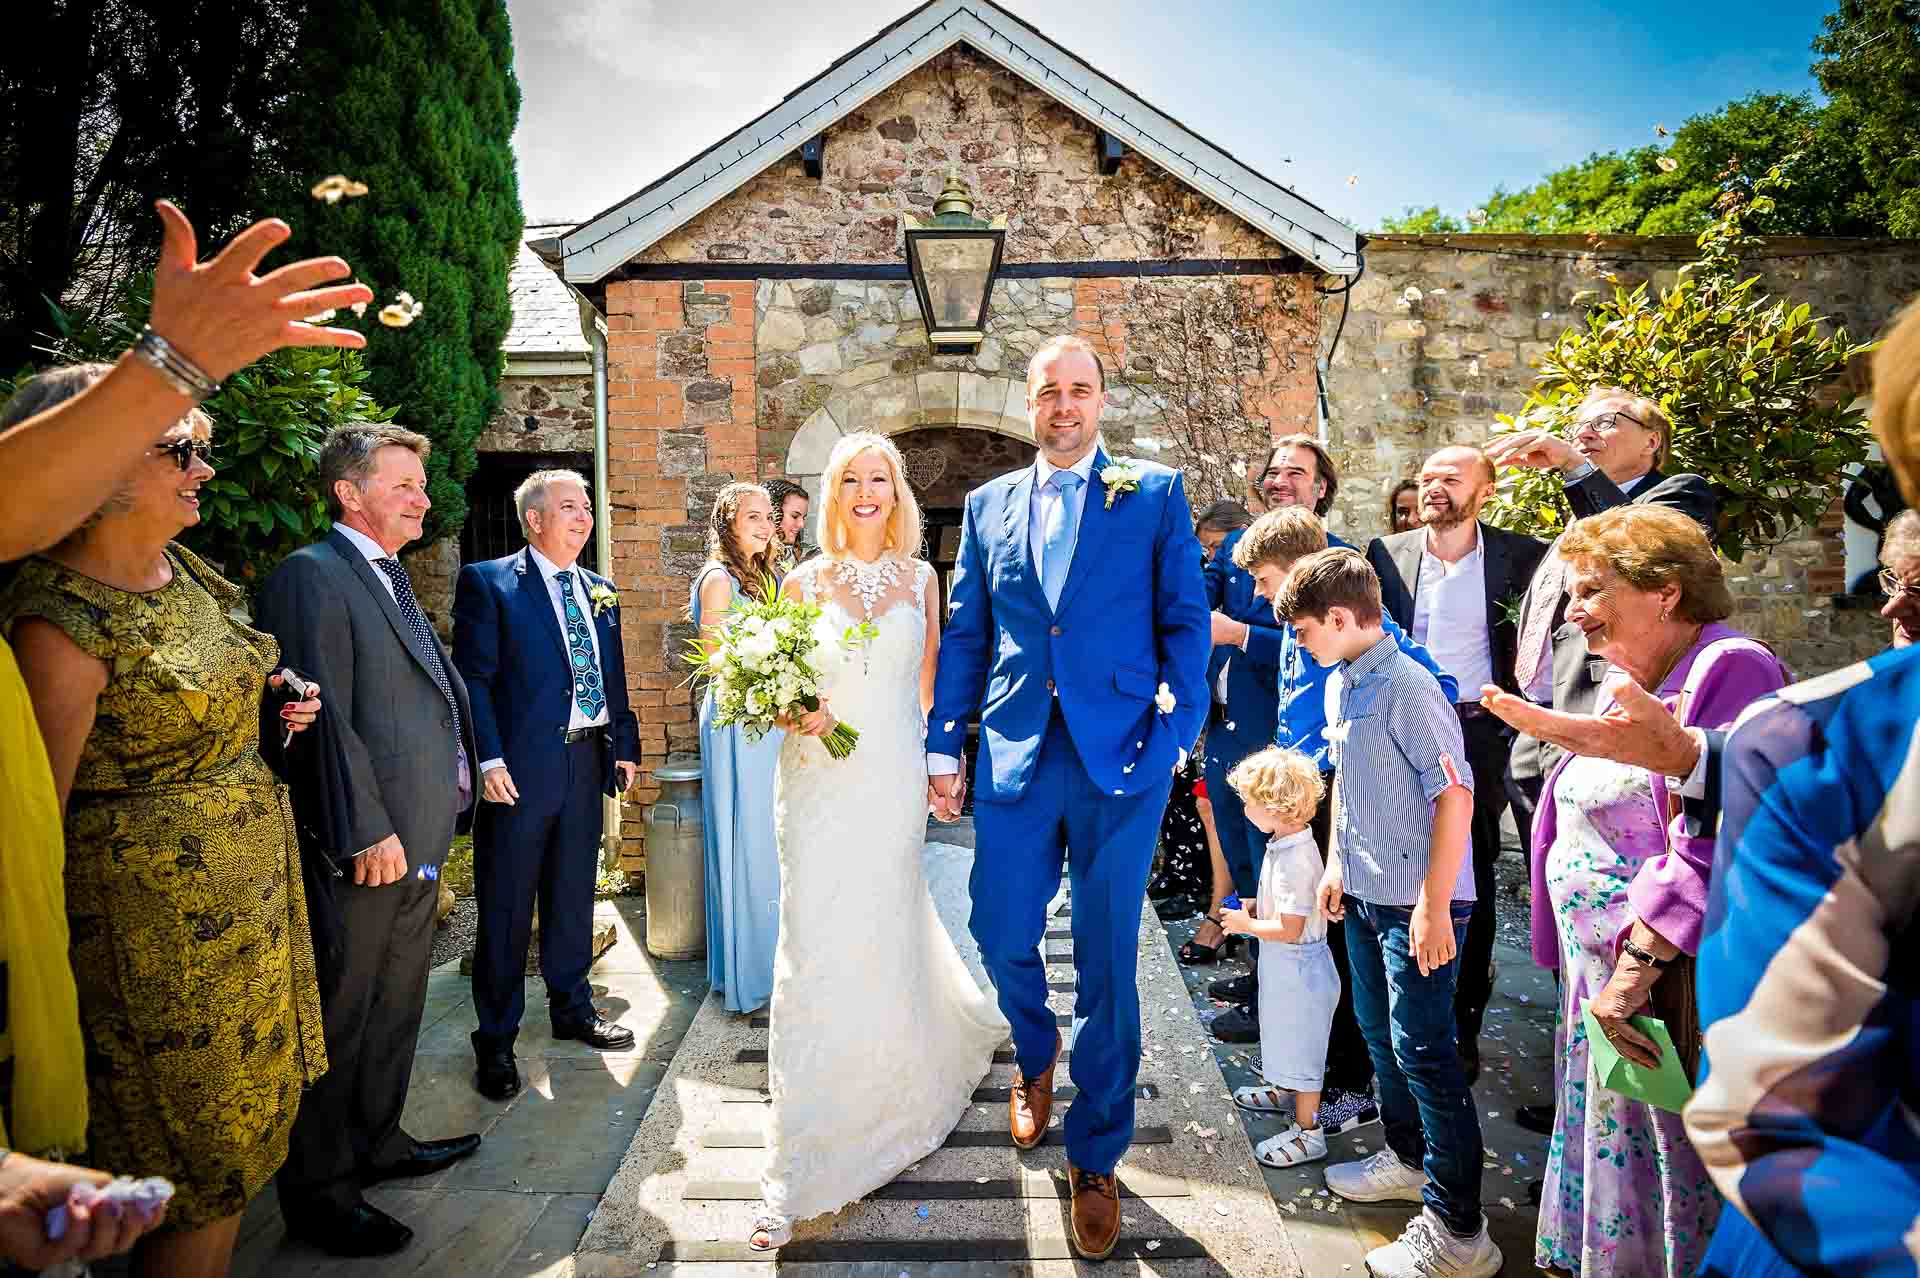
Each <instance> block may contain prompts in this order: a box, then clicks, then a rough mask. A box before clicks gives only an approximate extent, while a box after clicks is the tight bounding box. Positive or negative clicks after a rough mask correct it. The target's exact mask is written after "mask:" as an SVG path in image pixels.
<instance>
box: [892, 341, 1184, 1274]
mask: <svg viewBox="0 0 1920 1278" xmlns="http://www.w3.org/2000/svg"><path fill="white" fill-rule="evenodd" d="M1105 397H1106V385H1105V376H1104V374H1103V373H1102V371H1101V368H1100V360H1099V356H1098V355H1097V354H1095V352H1094V350H1093V348H1092V347H1091V346H1089V345H1088V344H1087V343H1086V342H1085V341H1084V340H1083V339H1080V338H1076V337H1059V338H1055V339H1053V340H1052V341H1050V342H1048V343H1047V344H1046V345H1045V346H1042V347H1041V348H1040V350H1039V351H1038V352H1036V353H1035V354H1034V357H1033V361H1032V363H1031V364H1030V365H1029V367H1028V370H1027V413H1028V417H1029V420H1030V421H1031V422H1032V425H1033V434H1034V442H1035V443H1036V444H1037V445H1038V451H1039V456H1037V457H1036V458H1035V459H1034V464H1033V465H1031V466H1026V467H1022V468H1021V469H1020V470H1017V471H1015V472H1013V473H1012V474H1010V475H1002V476H1001V477H1000V478H998V479H995V480H992V481H991V482H989V483H986V484H983V485H982V486H981V487H979V488H977V489H975V490H974V491H973V492H971V493H969V494H968V495H967V504H966V515H965V516H964V519H963V522H962V523H961V528H960V553H959V560H958V562H957V563H956V565H955V567H954V578H953V595H952V619H951V620H950V621H949V623H948V625H947V632H946V635H945V636H944V638H943V639H942V641H941V644H940V667H939V672H938V675H937V677H936V679H935V681H934V691H933V712H932V714H930V715H929V716H928V719H927V754H928V758H927V771H928V774H929V784H928V796H927V797H928V801H929V803H930V804H931V805H932V807H933V809H934V812H935V814H936V815H937V816H940V817H942V818H945V819H951V818H952V817H954V816H956V815H958V812H959V805H960V802H961V791H962V789H963V784H962V781H961V779H960V777H959V772H960V762H961V747H962V743H963V742H964V741H965V739H966V731H967V721H968V720H969V719H971V718H972V717H973V716H974V715H975V714H976V713H978V714H979V715H980V753H979V761H978V763H977V764H976V765H975V766H976V768H977V770H978V773H979V777H980V794H979V797H978V799H977V800H976V801H975V804H974V828H975V832H976V835H977V842H978V847H977V850H976V851H975V853H974V862H973V877H972V881H971V884H970V887H971V891H972V896H973V915H972V919H971V928H972V932H973V936H974V939H975V940H976V941H978V942H979V944H980V957H981V960H982V961H983V962H984V963H985V965H986V968H987V971H988V973H989V975H991V976H992V978H993V984H994V988H995V989H996V990H997V991H998V993H999V997H1000V1010H1001V1011H1002V1012H1003V1013H1005V1014H1006V1017H1007V1020H1008V1021H1009V1022H1011V1023H1012V1026H1013V1045H1014V1056H1015V1059H1016V1063H1017V1064H1018V1066H1019V1069H1018V1071H1017V1072H1016V1073H1015V1074H1014V1081H1013V1088H1012V1093H1011V1097H1010V1099H1009V1101H1008V1126H1009V1129H1010V1132H1011V1135H1012V1137H1013V1142H1014V1144H1016V1145H1018V1146H1019V1147H1020V1148H1022V1149H1032V1148H1033V1147H1034V1146H1036V1145H1038V1144H1039V1143H1040V1142H1041V1141H1042V1140H1044V1139H1045V1138H1046V1134H1047V1127H1048V1122H1049V1119H1050V1117H1051V1113H1052V1107H1053V1073H1054V1066H1055V1065H1056V1064H1057V1063H1058V1062H1059V1059H1060V1050H1061V1038H1060V1034H1059V1031H1058V1030H1057V1029H1056V1028H1055V1024H1054V1015H1053V1011H1052V1009H1051V1008H1049V1007H1048V1006H1047V975H1046V968H1045V965H1044V963H1043V962H1042V960H1041V957H1040V941H1041V936H1042V934H1043V933H1044V931H1045V930H1046V921H1047V902H1048V901H1049V900H1051V899H1052V898H1053V895H1054V893H1055V891H1057V890H1058V888H1059V886H1060V872H1061V868H1062V865H1063V863H1064V864H1065V866H1066V867H1067V869H1068V872H1069V873H1070V874H1071V875H1072V879H1073V952H1074V967H1075V969H1076V972H1075V976H1076V979H1077V981H1078V989H1077V991H1076V993H1075V1008H1076V1011H1077V1012H1078V1013H1079V1014H1080V1015H1081V1016H1082V1017H1084V1018H1085V1019H1084V1021H1083V1022H1082V1024H1081V1028H1080V1030H1079V1032H1078V1033H1077V1034H1076V1035H1075V1038H1074V1048H1073V1059H1072V1075H1073V1081H1074V1084H1075V1086H1076V1087H1077V1088H1078V1089H1079V1093H1078V1095H1077V1096H1076V1098H1075V1100H1074V1103H1073V1107H1072V1108H1071V1109H1070V1110H1068V1111H1067V1116H1066V1121H1065V1136H1066V1144H1067V1164H1068V1180H1069V1183H1070V1184H1071V1187H1072V1194H1073V1203H1072V1207H1071V1213H1070V1218H1069V1225H1070V1227H1069V1231H1068V1236H1069V1238H1070V1239H1071V1241H1072V1244H1073V1249H1074V1251H1075V1252H1076V1253H1077V1254H1078V1255H1079V1256H1081V1257H1082V1258H1084V1259H1087V1260H1103V1259H1105V1258H1106V1256H1107V1255H1108V1254H1109V1253H1110V1252H1112V1250H1113V1248H1114V1246H1115V1244H1116V1243H1117V1241H1118V1240H1119V1236H1120V1195H1119V1185H1118V1182H1116V1181H1115V1179H1114V1175H1113V1171H1114V1165H1115V1164H1116V1163H1118V1162H1119V1161H1120V1156H1121V1155H1122V1154H1123V1153H1124V1152H1125V1151H1126V1148H1127V1146H1128V1145H1129V1144H1130V1143H1131V1142H1132V1140H1133V1133H1134V1088H1135V1084H1136V1082H1137V1080H1138V1077H1139V1072H1140V996H1139V988H1138V985H1137V983H1136V976H1137V971H1136V962H1137V959H1138V944H1139V943H1138V937H1139V931H1140V910H1141V906H1142V905H1143V903H1144V898H1145V895H1146V890H1147V872H1148V870H1149V869H1150V867H1151V866H1152V863H1153V849H1154V845H1155V843H1157V842H1158V839H1159V834H1160V819H1161V816H1162V815H1163V814H1164V812H1165V810H1166V806H1167V795H1168V793H1169V792H1170V791H1171V790H1172V788H1173V770H1174V769H1175V768H1176V767H1178V766H1179V764H1180V763H1181V761H1182V760H1184V759H1185V757H1186V752H1187V749H1188V747H1190V746H1192V744H1193V742H1194V739H1195V738H1196V737H1198V736H1199V735H1200V726H1201V722H1202V718H1203V716H1204V715H1205V713H1206V689H1205V687H1204V685H1203V684H1202V678H1203V674H1204V671H1205V669H1206V662H1207V606H1206V599H1205V594H1204V591H1203V588H1202V586H1201V584H1200V545H1199V543H1198V542H1197V541H1196V540H1195V539H1194V534H1193V515H1192V514H1191V512H1190V511H1189V510H1188V507H1187V495H1186V491H1185V488H1184V485H1183V484H1182V482H1181V478H1180V473H1179V472H1178V471H1174V470H1169V469H1168V468H1167V467H1165V466H1161V465H1159V464H1157V463H1154V462H1148V461H1129V462H1125V463H1122V464H1117V465H1116V464H1114V463H1113V462H1112V460H1111V459H1110V458H1109V457H1108V455H1107V453H1106V450H1105V449H1103V448H1102V447H1101V446H1100V433H1099V432H1100V413H1101V408H1102V406H1103V404H1104V402H1105Z"/></svg>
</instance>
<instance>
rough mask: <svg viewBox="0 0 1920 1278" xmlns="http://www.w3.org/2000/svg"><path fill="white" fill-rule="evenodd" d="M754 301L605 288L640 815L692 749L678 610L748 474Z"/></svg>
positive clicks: (631, 844) (671, 288)
mask: <svg viewBox="0 0 1920 1278" xmlns="http://www.w3.org/2000/svg"><path fill="white" fill-rule="evenodd" d="M753 293H754V286H753V284H752V283H751V282H746V283H741V282H714V283H709V284H679V283H654V282H626V283H616V284H613V285H611V286H610V287H609V288H608V290H607V330H608V332H607V434H608V459H607V478H608V484H609V487H610V489H611V491H610V492H609V493H608V497H607V505H608V506H609V508H610V510H609V514H610V515H611V518H612V519H613V571H612V577H613V581H614V586H615V588H616V589H617V590H618V591H619V592H620V598H621V608H620V612H621V617H622V620H623V623H624V626H625V629H626V634H625V636H624V651H625V655H626V661H627V683H628V686H629V687H630V688H631V689H632V695H633V698H634V710H635V712H636V713H637V714H638V715H639V717H640V755H641V758H640V765H641V768H642V778H641V781H640V784H639V786H638V787H637V788H636V790H635V792H634V795H633V800H634V801H636V802H637V804H638V805H639V806H640V807H641V808H644V806H645V805H646V804H648V803H651V802H652V801H653V800H654V798H656V797H657V796H658V794H659V787H658V786H657V785H656V784H655V783H654V782H653V781H652V779H651V776H650V773H651V770H652V769H654V768H657V767H659V766H660V765H661V764H662V763H664V762H666V759H667V756H668V755H669V754H670V753H695V752H698V750H699V748H700V743H699V732H698V727H697V725H696V723H695V708H694V701H693V693H692V690H691V689H690V688H688V687H687V686H686V684H685V675H684V673H683V670H682V668H681V666H680V661H679V654H680V653H681V652H682V651H683V650H684V646H685V641H686V640H687V639H689V638H691V637H692V630H691V627H690V626H688V625H687V623H686V621H685V617H686V606H687V598H688V592H689V591H690V590H691V588H692V580H693V573H694V570H695V569H697V568H698V567H699V564H700V562H701V560H702V559H704V558H705V555H706V546H705V531H704V529H705V524H706V513H707V510H708V508H709V507H710V506H711V504H712V501H713V495H714V493H715V492H716V491H717V490H718V489H719V488H720V487H721V486H722V485H724V484H725V483H727V482H728V481H729V480H731V479H733V478H735V477H750V476H752V474H753V473H754V453H755V435H756V432H755V427H754V415H755V388H754V380H753V379H754V366H753V334H754V314H753ZM641 832H642V831H641V825H640V822H639V821H638V820H632V821H629V822H627V824H626V828H625V830H624V831H623V833H624V836H625V837H624V844H623V848H622V852H621V863H622V865H623V866H624V867H626V868H628V869H639V868H641V866H642V865H643V864H644V859H643V854H642V845H641V837H640V836H641Z"/></svg>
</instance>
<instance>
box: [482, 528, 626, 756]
mask: <svg viewBox="0 0 1920 1278" xmlns="http://www.w3.org/2000/svg"><path fill="white" fill-rule="evenodd" d="M581 571H582V572H583V573H585V575H586V578H587V580H588V581H589V582H590V583H591V584H592V585H595V586H607V587H609V588H611V586H612V583H611V582H609V581H608V580H607V579H606V578H605V577H602V576H599V575H598V574H596V573H592V572H586V570H585V569H582V570H581ZM582 603H583V606H585V607H587V608H589V609H591V607H592V604H591V603H589V602H586V601H582ZM593 627H594V641H595V642H596V643H597V644H598V645H599V649H600V682H601V686H602V688H603V689H604V690H605V692H606V697H607V718H608V720H609V723H608V727H607V729H606V731H607V744H608V746H609V747H610V748H609V749H608V750H607V760H606V762H607V766H606V775H605V777H604V778H603V779H602V789H604V790H605V792H606V793H608V794H617V793H619V783H618V781H617V780H616V779H615V775H614V766H613V765H614V763H615V762H617V761H620V760H625V761H627V762H638V761H639V758H640V723H639V720H638V719H637V718H636V717H635V715H634V713H633V711H632V709H631V708H629V706H628V703H627V667H626V654H625V652H624V651H623V650H622V648H621V643H620V607H619V605H618V604H615V605H614V606H613V607H610V608H606V609H603V610H602V611H601V612H600V615H599V616H597V617H595V618H594V619H593ZM453 664H454V665H455V666H456V667H458V668H459V670H460V676H461V678H463V679H465V680H466V682H467V695H468V696H469V697H470V698H471V699H472V701H473V735H474V740H475V741H476V742H477V744H478V747H479V750H480V754H479V757H478V758H476V759H475V760H474V761H473V764H474V767H475V768H476V769H477V768H478V767H479V766H480V764H481V763H483V762H485V761H486V760H488V759H505V760H506V763H507V771H508V772H509V773H511V774H512V775H513V784H514V786H515V787H516V788H517V789H518V790H519V791H520V792H521V793H522V794H538V793H543V792H551V793H564V792H565V790H566V779H567V773H566V768H567V756H566V751H565V748H564V747H563V746H562V744H561V740H560V738H561V734H562V733H564V732H565V731H566V729H567V723H568V721H569V719H570V717H571V715H572V711H573V666H572V663H571V662H570V661H569V659H568V656H567V641H566V637H565V636H564V635H563V634H562V633H561V631H560V619H559V618H558V617H556V616H555V615H554V612H553V601H552V597H551V596H550V595H549V594H548V586H547V583H546V582H544V581H542V580H541V578H540V574H539V573H538V572H536V571H533V570H532V560H531V558H529V556H528V554H527V552H526V551H525V550H524V549H523V550H521V551H519V552H518V553H516V554H511V555H508V556H507V557H506V558H504V559H489V560H487V561H485V562H483V563H477V564H468V565H467V566H466V567H464V568H462V569H461V570H460V578H459V581H458V583H457V584H456V586H455V589H454V595H453ZM474 788H475V789H476V790H477V789H479V778H478V777H476V778H475V779H474Z"/></svg>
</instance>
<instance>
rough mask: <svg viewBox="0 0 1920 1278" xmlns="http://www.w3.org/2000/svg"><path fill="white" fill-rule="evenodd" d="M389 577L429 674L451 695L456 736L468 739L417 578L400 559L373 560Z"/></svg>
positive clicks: (461, 739)
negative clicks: (418, 592) (417, 595)
mask: <svg viewBox="0 0 1920 1278" xmlns="http://www.w3.org/2000/svg"><path fill="white" fill-rule="evenodd" d="M373 562H374V564H375V566H376V567H378V568H379V569H380V571H381V572H383V573H385V574H386V575H387V580H388V581H390V582H392V583H393V602H394V603H396V604H398V605H399V606H400V620H402V621H404V622H406V623H407V630H408V632H409V633H411V634H412V635H413V646H414V649H415V651H417V652H418V653H419V654H420V657H421V659H422V660H423V661H425V662H426V663H427V673H428V674H430V675H432V676H433V681H434V683H436V684H438V685H439V686H440V691H441V693H442V694H443V695H445V697H446V698H447V708H448V709H449V710H452V711H453V739H454V740H455V741H465V740H466V737H465V735H464V734H463V733H462V732H461V731H460V702H459V700H458V698H456V697H455V696H454V695H453V684H452V682H451V681H450V680H448V678H447V667H446V664H445V663H444V662H443V661H442V660H441V659H440V641H439V640H437V639H435V638H434V637H433V627H432V626H430V625H428V624H427V614H426V613H424V612H422V611H421V610H420V601H419V600H418V599H416V598H414V594H413V579H412V578H411V577H409V576H407V570H406V568H405V567H403V566H402V565H401V563H400V561H399V560H398V559H376V560H374V561H373Z"/></svg>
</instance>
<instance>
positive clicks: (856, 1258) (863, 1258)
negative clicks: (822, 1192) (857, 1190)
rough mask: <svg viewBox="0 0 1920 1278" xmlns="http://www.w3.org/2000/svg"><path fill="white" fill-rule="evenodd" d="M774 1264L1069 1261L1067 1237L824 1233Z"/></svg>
mask: <svg viewBox="0 0 1920 1278" xmlns="http://www.w3.org/2000/svg"><path fill="white" fill-rule="evenodd" d="M777 1254H778V1256H779V1262H778V1263H779V1264H780V1265H781V1266H782V1267H784V1266H786V1265H789V1264H800V1265H806V1264H833V1265H885V1266H888V1267H891V1266H893V1265H896V1264H903V1265H911V1264H940V1263H942V1262H950V1261H976V1262H984V1263H988V1264H1007V1263H1010V1262H1014V1261H1022V1260H1073V1259H1074V1254H1073V1251H1072V1250H1071V1248H1070V1247H1069V1246H1068V1244H1067V1240H1066V1238H1065V1237H1064V1236H1063V1237H1060V1238H950V1239H928V1240H925V1241H921V1240H912V1241H909V1240H905V1239H901V1240H894V1239H887V1240H883V1241H873V1242H859V1241H853V1240H847V1241H844V1242H843V1241H840V1240H837V1239H832V1238H823V1239H818V1240H815V1241H811V1242H800V1241H798V1240H796V1241H794V1242H790V1243H788V1244H787V1245H786V1246H784V1247H782V1248H780V1250H779V1252H778V1253H777ZM1209 1254H1210V1253H1209V1252H1208V1251H1207V1248H1206V1246H1205V1245H1204V1244H1202V1243H1200V1242H1197V1241H1195V1240H1194V1239H1191V1238H1182V1237H1177V1236H1176V1237H1172V1238H1154V1239H1145V1238H1128V1237H1126V1236H1125V1235H1124V1234H1123V1235H1122V1237H1121V1239H1120V1242H1119V1244H1118V1245H1117V1246H1115V1247H1114V1249H1113V1255H1112V1257H1110V1259H1114V1260H1143V1261H1159V1260H1204V1259H1206V1258H1207V1257H1208V1256H1209ZM770 1259H771V1258H770V1257H769V1256H768V1255H767V1253H765V1252H758V1251H755V1250H753V1249H752V1248H751V1247H749V1246H748V1245H747V1244H746V1243H744V1242H738V1243H734V1242H680V1241H678V1240H675V1241H672V1242H669V1243H667V1244H666V1245H665V1246H664V1247H663V1248H661V1251H660V1260H661V1263H663V1264H688V1263H693V1264H726V1265H746V1264H759V1265H764V1264H767V1263H769V1260H770Z"/></svg>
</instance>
